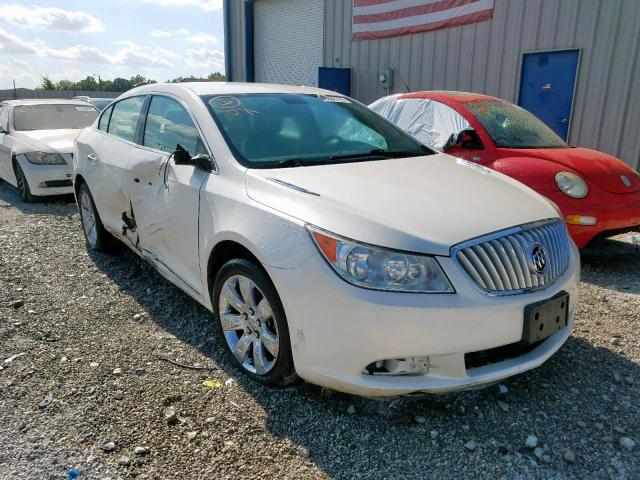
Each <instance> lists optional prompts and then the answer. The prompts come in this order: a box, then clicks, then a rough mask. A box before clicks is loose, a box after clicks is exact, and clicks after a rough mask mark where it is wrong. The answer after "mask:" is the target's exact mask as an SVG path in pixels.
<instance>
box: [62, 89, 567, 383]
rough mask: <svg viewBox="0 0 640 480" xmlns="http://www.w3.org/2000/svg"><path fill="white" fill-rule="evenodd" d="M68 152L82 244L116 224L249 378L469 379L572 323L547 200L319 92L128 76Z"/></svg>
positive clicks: (547, 347) (519, 361)
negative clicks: (206, 318) (199, 312)
mask: <svg viewBox="0 0 640 480" xmlns="http://www.w3.org/2000/svg"><path fill="white" fill-rule="evenodd" d="M74 166H75V170H74V171H75V174H74V185H75V189H76V195H77V199H78V203H79V205H80V209H81V218H82V225H83V227H84V231H85V234H86V239H87V244H88V247H89V248H90V249H96V250H102V249H109V248H111V247H113V246H114V237H115V238H117V239H119V240H120V241H121V242H124V243H125V244H126V245H128V246H129V247H130V248H131V249H133V250H134V251H135V252H137V253H138V254H139V255H140V256H141V257H143V258H145V259H146V260H148V261H149V262H151V263H152V264H153V265H154V266H155V267H156V268H157V269H158V270H159V271H160V273H161V274H162V275H164V276H165V277H166V278H168V279H169V280H170V281H171V282H173V283H174V284H176V285H177V286H179V287H180V288H181V289H183V290H184V291H185V292H187V293H188V294H189V295H191V296H192V297H193V298H195V299H196V300H197V301H198V302H200V303H201V304H202V305H204V306H205V307H206V308H208V309H209V310H211V311H212V312H213V320H214V325H215V327H216V329H217V331H218V338H219V341H220V342H221V344H222V346H223V348H224V349H225V350H226V352H227V354H228V356H229V358H230V359H231V361H232V362H234V364H235V365H236V366H238V367H239V368H240V369H241V370H243V371H244V373H246V374H247V375H249V376H250V377H252V378H254V379H255V380H257V381H260V382H262V383H264V384H267V385H288V384H291V383H292V382H294V381H295V380H296V379H297V378H299V377H301V378H303V379H305V380H307V381H309V382H312V383H316V384H319V385H323V386H325V387H329V388H331V389H335V390H341V391H344V392H349V393H354V394H359V395H365V396H395V395H402V394H411V393H420V392H443V391H451V390H460V389H466V388H476V387H478V386H480V385H485V384H489V383H493V382H496V381H498V380H500V379H502V378H505V377H508V376H511V375H514V374H517V373H520V372H523V371H525V370H528V369H531V368H534V367H536V366H538V365H540V364H541V363H543V362H544V361H545V360H547V359H548V358H549V357H550V356H551V355H552V354H553V353H554V352H556V351H557V350H558V349H559V348H560V346H561V345H562V344H563V343H564V342H565V340H566V339H567V337H568V336H569V334H570V331H571V328H572V325H573V321H574V320H573V319H574V309H575V306H576V301H577V287H578V281H579V257H578V253H577V251H576V248H575V245H574V244H573V243H572V242H571V240H570V239H569V237H568V235H567V230H566V227H565V225H564V223H563V222H562V220H561V218H560V215H559V213H558V211H557V209H556V208H554V206H553V205H552V204H551V203H550V202H549V201H547V200H545V199H544V198H543V197H541V196H539V195H538V194H536V193H535V192H533V191H532V190H530V189H529V188H527V187H525V186H523V185H521V184H520V183H518V182H516V181H514V180H512V179H510V178H508V177H505V176H503V175H501V174H499V173H496V172H494V171H491V170H488V169H485V168H482V167H478V166H476V165H473V164H470V163H468V162H465V161H462V160H459V159H456V158H453V157H451V156H448V155H446V154H442V153H434V152H433V151H431V150H429V149H428V148H426V147H424V146H422V145H421V144H420V143H418V142H417V141H416V140H414V139H413V138H412V137H410V136H409V135H408V134H406V133H404V132H403V131H402V130H400V129H399V128H397V127H396V126H394V125H393V124H391V123H390V122H388V121H386V120H384V119H382V118H381V117H380V116H378V115H377V114H375V113H374V112H372V111H371V110H369V109H367V108H366V107H365V106H363V105H362V104H360V103H358V102H356V101H355V100H352V99H350V98H347V97H344V96H341V95H339V94H336V93H333V92H329V91H325V90H319V89H314V88H303V87H299V88H298V87H285V86H281V85H264V84H234V83H227V84H224V83H183V84H171V85H148V86H143V87H139V88H136V89H134V90H131V91H129V92H127V93H126V94H124V95H123V96H121V97H120V98H119V99H118V100H117V101H116V102H115V103H114V104H113V105H111V106H109V107H108V108H107V109H106V110H105V111H103V112H102V114H101V116H100V117H99V119H98V121H96V123H95V124H94V125H93V126H92V127H91V128H88V129H86V130H84V131H83V132H82V133H81V134H80V135H79V136H78V138H77V141H76V149H75V151H74ZM176 321H177V322H179V321H180V319H176Z"/></svg>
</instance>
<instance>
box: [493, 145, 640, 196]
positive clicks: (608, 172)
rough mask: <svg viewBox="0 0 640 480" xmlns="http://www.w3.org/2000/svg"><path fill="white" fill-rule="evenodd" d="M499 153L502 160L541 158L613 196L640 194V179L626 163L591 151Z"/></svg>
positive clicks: (563, 149) (507, 151)
mask: <svg viewBox="0 0 640 480" xmlns="http://www.w3.org/2000/svg"><path fill="white" fill-rule="evenodd" d="M499 151H500V156H501V157H504V156H514V157H533V158H541V159H544V160H548V161H551V162H554V163H557V164H559V165H562V166H565V167H568V168H570V169H571V170H573V171H574V172H576V173H577V174H579V175H581V176H583V177H585V178H587V179H589V180H591V181H592V182H593V183H595V184H596V185H598V186H599V187H601V188H604V189H605V190H607V191H608V192H611V193H631V192H635V191H638V190H640V177H638V176H637V175H636V174H635V172H634V171H633V170H632V169H631V168H630V167H629V166H628V165H627V164H626V163H624V162H623V161H622V160H619V159H617V158H616V157H613V156H611V155H607V154H606V153H602V152H598V151H595V150H590V149H588V148H579V147H578V148H549V149H525V150H523V149H507V148H502V149H500V150H499ZM561 169H562V168H560V169H559V170H561ZM623 175H624V176H625V177H626V178H627V179H628V181H629V183H630V186H627V184H626V183H625V182H624V180H623V179H622V178H621V177H622V176H623Z"/></svg>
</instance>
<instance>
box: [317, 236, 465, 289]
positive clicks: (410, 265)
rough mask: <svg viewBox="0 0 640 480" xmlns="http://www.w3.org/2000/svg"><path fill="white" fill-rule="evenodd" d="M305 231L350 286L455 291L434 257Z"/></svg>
mask: <svg viewBox="0 0 640 480" xmlns="http://www.w3.org/2000/svg"><path fill="white" fill-rule="evenodd" d="M307 228H308V229H309V232H310V233H311V237H312V238H313V240H314V242H315V244H316V245H317V247H318V249H319V250H320V252H321V253H322V255H323V256H324V258H325V259H326V260H327V262H329V264H330V265H331V267H333V269H334V270H335V271H336V273H337V274H338V275H340V276H341V277H342V278H343V279H345V280H346V281H347V282H349V283H352V284H353V285H357V286H359V287H364V288H369V289H372V290H390V291H396V292H423V293H425V292H428V293H454V292H455V290H454V289H453V287H452V286H451V283H450V282H449V280H448V279H447V276H446V275H445V274H444V272H443V271H442V268H441V267H440V264H439V263H438V261H437V260H436V259H435V258H434V257H431V256H426V255H415V254H409V253H404V252H397V251H393V250H387V249H384V248H380V247H374V246H372V245H366V244H363V243H358V242H354V241H352V240H347V239H344V238H340V237H338V236H334V235H333V234H330V233H328V232H325V231H324V230H318V229H316V228H314V227H310V226H308V227H307Z"/></svg>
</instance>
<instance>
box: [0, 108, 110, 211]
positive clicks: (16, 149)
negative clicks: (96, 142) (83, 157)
mask: <svg viewBox="0 0 640 480" xmlns="http://www.w3.org/2000/svg"><path fill="white" fill-rule="evenodd" d="M97 116H98V110H97V109H96V108H95V107H94V106H93V105H89V104H87V103H86V102H82V101H79V100H7V101H5V102H2V103H0V178H1V179H3V180H5V181H6V182H8V183H10V184H11V185H13V186H14V187H17V188H18V190H19V191H20V195H21V197H22V199H23V200H24V201H25V202H32V201H34V200H35V197H37V196H43V195H62V194H70V193H73V184H72V179H71V176H72V173H73V161H72V159H71V152H72V150H73V141H74V140H75V138H76V136H77V135H78V133H79V132H80V130H81V129H83V128H84V127H86V126H88V125H91V124H92V123H93V121H94V120H95V119H96V117H97Z"/></svg>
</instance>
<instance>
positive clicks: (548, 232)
mask: <svg viewBox="0 0 640 480" xmlns="http://www.w3.org/2000/svg"><path fill="white" fill-rule="evenodd" d="M452 256H454V257H455V258H457V260H458V261H459V262H460V264H461V265H462V267H463V268H464V270H465V271H466V273H467V274H468V275H469V277H471V280H472V281H473V282H474V283H475V284H476V285H477V286H478V287H479V288H480V289H481V290H483V291H484V292H486V293H488V294H491V295H515V294H518V293H525V292H530V291H534V290H540V289H543V288H546V287H547V286H549V285H551V284H552V283H553V282H554V281H555V280H556V279H557V278H558V277H559V276H560V275H562V274H563V273H564V272H565V270H566V269H567V267H568V266H569V259H570V257H571V247H570V243H569V235H568V233H567V229H566V227H565V226H564V224H563V223H562V222H561V221H559V220H557V219H552V220H543V221H540V222H535V223H530V224H527V225H523V226H520V227H515V228H510V229H508V230H503V231H501V232H496V233H494V234H491V235H487V236H485V237H481V238H477V239H473V240H470V241H468V242H464V243H461V244H459V245H456V246H455V247H453V250H452ZM541 266H543V268H540V267H541Z"/></svg>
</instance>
